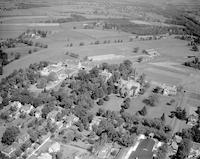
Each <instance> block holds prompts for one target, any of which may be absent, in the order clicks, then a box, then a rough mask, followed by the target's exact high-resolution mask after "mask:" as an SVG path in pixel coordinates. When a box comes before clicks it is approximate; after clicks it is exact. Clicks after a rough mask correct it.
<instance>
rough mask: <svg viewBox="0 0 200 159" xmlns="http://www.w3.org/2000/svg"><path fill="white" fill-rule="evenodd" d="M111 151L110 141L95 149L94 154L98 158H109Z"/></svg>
mask: <svg viewBox="0 0 200 159" xmlns="http://www.w3.org/2000/svg"><path fill="white" fill-rule="evenodd" d="M111 151H112V144H111V143H110V144H105V145H103V146H101V147H100V148H98V149H97V151H96V155H97V156H98V158H100V159H106V158H109V156H110V153H111Z"/></svg>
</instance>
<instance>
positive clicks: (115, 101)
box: [91, 94, 124, 114]
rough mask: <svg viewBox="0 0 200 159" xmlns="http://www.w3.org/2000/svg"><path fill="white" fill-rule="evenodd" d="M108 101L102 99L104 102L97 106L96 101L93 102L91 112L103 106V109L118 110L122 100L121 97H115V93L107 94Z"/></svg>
mask: <svg viewBox="0 0 200 159" xmlns="http://www.w3.org/2000/svg"><path fill="white" fill-rule="evenodd" d="M109 97H110V100H109V101H107V102H106V101H104V104H103V105H101V106H99V105H97V104H96V103H95V104H94V108H93V109H92V110H91V111H92V113H95V114H96V112H97V111H98V110H99V108H103V109H105V110H111V111H119V110H120V109H121V103H122V102H123V100H124V99H123V98H120V97H117V96H116V95H114V94H112V95H110V96H109Z"/></svg>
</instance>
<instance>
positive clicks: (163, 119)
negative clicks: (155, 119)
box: [160, 113, 165, 122]
mask: <svg viewBox="0 0 200 159" xmlns="http://www.w3.org/2000/svg"><path fill="white" fill-rule="evenodd" d="M160 119H161V120H162V121H163V122H165V113H163V114H162V116H161V118H160Z"/></svg>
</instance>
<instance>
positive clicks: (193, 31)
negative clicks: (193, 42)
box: [166, 15, 200, 43]
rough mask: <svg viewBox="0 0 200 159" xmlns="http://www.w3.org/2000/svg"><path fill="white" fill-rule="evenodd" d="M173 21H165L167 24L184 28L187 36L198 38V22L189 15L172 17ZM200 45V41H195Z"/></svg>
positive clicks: (199, 23)
mask: <svg viewBox="0 0 200 159" xmlns="http://www.w3.org/2000/svg"><path fill="white" fill-rule="evenodd" d="M173 18H174V19H172V20H167V21H166V22H167V23H170V24H175V25H182V26H185V30H184V31H185V32H186V33H187V34H189V35H195V36H197V37H200V22H199V21H197V20H196V19H194V18H193V17H191V16H189V15H179V16H174V17H173ZM197 42H198V43H200V39H199V38H198V39H197Z"/></svg>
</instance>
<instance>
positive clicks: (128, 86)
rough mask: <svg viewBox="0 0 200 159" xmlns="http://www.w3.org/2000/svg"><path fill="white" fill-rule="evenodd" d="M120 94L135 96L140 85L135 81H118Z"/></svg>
mask: <svg viewBox="0 0 200 159" xmlns="http://www.w3.org/2000/svg"><path fill="white" fill-rule="evenodd" d="M118 86H119V88H120V93H121V95H122V96H129V97H131V96H137V95H138V94H139V92H140V88H141V86H140V83H138V82H136V81H135V80H132V79H129V80H123V79H120V81H119V84H118Z"/></svg>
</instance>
